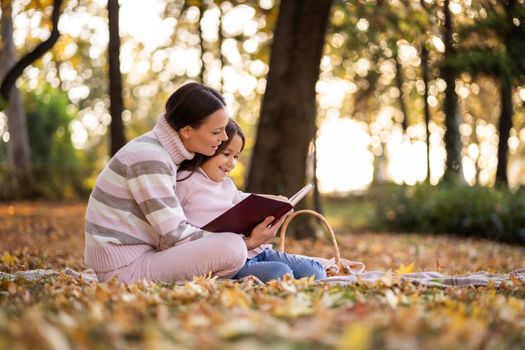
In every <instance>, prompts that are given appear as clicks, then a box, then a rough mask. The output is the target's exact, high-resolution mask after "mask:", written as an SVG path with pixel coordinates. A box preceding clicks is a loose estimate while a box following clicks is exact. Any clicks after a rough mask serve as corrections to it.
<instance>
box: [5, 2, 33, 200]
mask: <svg viewBox="0 0 525 350" xmlns="http://www.w3.org/2000/svg"><path fill="white" fill-rule="evenodd" d="M1 26H2V43H3V45H2V47H1V50H0V54H1V55H0V78H2V77H4V75H5V74H6V73H7V71H8V69H9V67H11V66H13V64H14V63H15V62H16V59H15V45H14V42H13V18H12V7H11V2H10V1H2V18H1ZM4 81H5V80H4ZM6 87H7V85H6ZM5 96H8V97H9V98H10V103H9V104H8V106H7V109H6V115H7V127H8V132H9V135H10V138H9V141H8V143H7V161H8V172H9V177H8V178H9V190H10V193H7V196H8V197H13V198H27V197H30V196H31V195H32V193H33V178H32V174H31V149H30V146H29V136H28V133H27V122H26V115H25V111H24V106H23V104H22V99H21V97H20V93H19V91H18V89H17V87H16V85H15V84H14V83H13V84H10V87H9V90H6V95H5Z"/></svg>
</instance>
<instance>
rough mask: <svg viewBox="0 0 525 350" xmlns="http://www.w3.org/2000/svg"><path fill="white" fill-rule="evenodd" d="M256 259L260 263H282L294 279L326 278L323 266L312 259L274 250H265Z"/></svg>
mask: <svg viewBox="0 0 525 350" xmlns="http://www.w3.org/2000/svg"><path fill="white" fill-rule="evenodd" d="M257 257H259V258H260V261H277V262H282V263H284V264H286V265H288V266H289V267H290V269H291V270H292V271H293V276H294V277H295V278H302V277H310V276H312V275H313V276H315V279H316V280H318V279H322V278H326V271H325V270H324V268H323V266H322V265H321V264H320V263H318V262H317V261H315V260H313V259H309V258H308V257H304V256H297V255H293V254H286V253H283V252H279V251H277V250H274V249H266V250H265V251H263V252H262V253H261V254H259V255H258V256H257Z"/></svg>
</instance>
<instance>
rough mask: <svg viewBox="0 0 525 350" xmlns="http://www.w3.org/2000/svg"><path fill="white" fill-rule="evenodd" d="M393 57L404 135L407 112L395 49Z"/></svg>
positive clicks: (401, 75) (401, 70) (399, 65)
mask: <svg viewBox="0 0 525 350" xmlns="http://www.w3.org/2000/svg"><path fill="white" fill-rule="evenodd" d="M394 53H395V55H394V60H395V63H396V87H397V89H398V90H399V109H400V110H401V114H402V115H403V121H402V122H401V127H402V128H403V133H406V131H407V128H408V112H407V106H406V103H405V100H404V98H403V97H404V93H403V67H402V66H401V63H400V62H399V56H398V54H397V48H396V49H395V52H394Z"/></svg>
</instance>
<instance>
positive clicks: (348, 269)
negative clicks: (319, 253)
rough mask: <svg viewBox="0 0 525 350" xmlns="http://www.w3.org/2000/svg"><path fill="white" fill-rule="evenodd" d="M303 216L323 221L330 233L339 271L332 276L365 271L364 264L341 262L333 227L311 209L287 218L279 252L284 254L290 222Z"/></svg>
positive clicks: (300, 211)
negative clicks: (306, 215)
mask: <svg viewBox="0 0 525 350" xmlns="http://www.w3.org/2000/svg"><path fill="white" fill-rule="evenodd" d="M302 214H309V215H313V216H315V217H316V218H318V219H319V220H321V221H322V222H323V224H324V226H325V228H326V229H327V231H328V233H330V238H331V239H332V244H333V246H334V254H335V256H334V262H335V265H336V266H337V270H336V271H335V272H334V273H331V275H348V274H355V273H360V272H362V271H363V270H364V264H363V263H361V262H357V261H349V260H345V263H343V262H342V261H341V253H340V252H339V245H338V244H337V240H336V238H335V233H334V230H333V229H332V227H331V226H330V224H329V223H328V221H327V220H326V218H325V217H324V216H322V215H321V214H319V213H318V212H316V211H313V210H309V209H303V210H298V211H296V212H294V213H292V214H290V215H289V216H288V217H287V218H286V220H285V221H284V223H283V226H282V228H281V234H280V245H279V250H280V251H282V252H284V245H285V238H286V229H287V228H288V225H289V224H290V222H291V221H292V220H293V219H294V218H295V217H297V216H299V215H302ZM343 260H344V259H343ZM352 266H354V267H357V268H355V269H353V268H352Z"/></svg>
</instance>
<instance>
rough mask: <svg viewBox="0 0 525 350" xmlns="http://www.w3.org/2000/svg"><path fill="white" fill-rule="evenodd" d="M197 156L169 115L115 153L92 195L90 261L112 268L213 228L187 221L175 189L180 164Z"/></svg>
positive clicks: (87, 226) (95, 265)
mask: <svg viewBox="0 0 525 350" xmlns="http://www.w3.org/2000/svg"><path fill="white" fill-rule="evenodd" d="M193 156H194V154H193V153H191V152H189V151H188V150H186V148H185V147H184V145H183V144H182V141H181V140H180V137H179V135H178V133H177V132H176V131H175V130H173V128H172V127H171V126H170V125H169V124H168V122H167V121H166V119H165V118H164V116H161V117H160V118H159V120H158V122H157V124H156V125H155V127H154V128H153V130H151V131H150V132H148V133H146V134H144V135H142V136H140V137H138V138H136V139H134V140H132V141H130V142H129V143H128V144H126V145H125V146H124V147H123V148H122V149H120V150H119V151H118V152H117V154H115V156H114V157H113V158H112V159H111V160H110V161H109V162H108V164H107V165H106V167H105V168H104V169H103V170H102V172H101V173H100V175H99V176H98V177H97V180H96V183H95V187H94V188H93V191H92V193H91V196H90V197H89V202H88V206H87V210H86V222H85V249H84V262H85V263H86V265H88V266H90V267H91V268H93V270H95V271H97V272H107V271H112V270H115V269H118V268H120V267H123V266H126V265H128V264H130V263H131V262H133V261H134V260H136V259H137V258H139V257H140V256H141V255H143V254H144V253H145V252H146V251H150V250H153V249H157V250H163V249H167V248H169V247H172V246H174V245H176V244H177V243H180V242H181V241H188V240H195V239H198V238H201V237H203V236H204V235H206V234H210V233H209V232H205V231H202V230H200V229H198V228H196V227H193V226H191V225H188V224H187V222H186V221H187V220H186V217H185V215H184V212H183V210H182V207H181V206H180V203H179V200H178V199H177V197H176V195H175V186H176V183H177V182H176V176H177V167H178V165H179V164H180V163H181V162H182V161H183V160H184V159H191V158H193Z"/></svg>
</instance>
